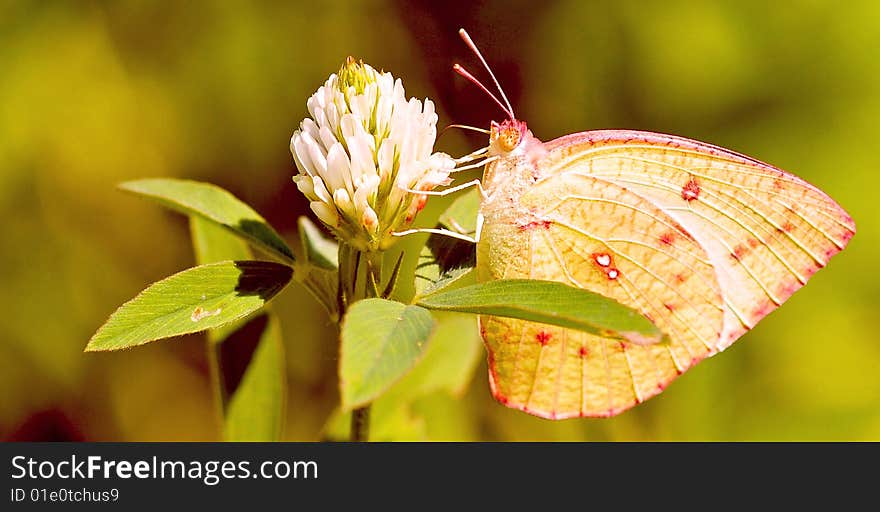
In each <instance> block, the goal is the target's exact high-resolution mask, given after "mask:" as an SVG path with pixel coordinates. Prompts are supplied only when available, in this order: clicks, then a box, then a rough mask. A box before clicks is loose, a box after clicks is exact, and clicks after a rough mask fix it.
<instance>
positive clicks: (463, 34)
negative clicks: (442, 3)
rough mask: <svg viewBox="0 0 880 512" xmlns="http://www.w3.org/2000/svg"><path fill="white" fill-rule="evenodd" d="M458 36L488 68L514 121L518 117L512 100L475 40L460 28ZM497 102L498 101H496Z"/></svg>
mask: <svg viewBox="0 0 880 512" xmlns="http://www.w3.org/2000/svg"><path fill="white" fill-rule="evenodd" d="M458 35H459V36H461V39H462V40H463V41H464V44H466V45H468V48H470V49H471V51H472V52H474V54H476V56H477V57H478V58H479V59H480V62H482V63H483V67H484V68H486V71H488V72H489V76H490V77H492V81H493V82H495V87H497V88H498V92H500V93H501V97H502V98H504V103H505V104H506V105H507V112H508V113H509V114H510V119H511V120H514V119H516V117H515V116H514V115H513V106H511V104H510V100H508V99H507V95H506V94H504V89H502V88H501V84H500V83H498V79H497V78H495V73H493V72H492V68H490V67H489V64H488V63H487V62H486V59H484V58H483V54H482V53H480V49H479V48H477V45H476V44H474V40H473V39H471V36H470V35H468V33H467V30H465V29H463V28H460V29H458ZM496 101H497V100H496Z"/></svg>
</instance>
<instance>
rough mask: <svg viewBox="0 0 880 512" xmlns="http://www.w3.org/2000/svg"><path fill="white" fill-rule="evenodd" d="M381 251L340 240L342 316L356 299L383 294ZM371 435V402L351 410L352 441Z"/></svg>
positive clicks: (365, 438) (364, 439)
mask: <svg viewBox="0 0 880 512" xmlns="http://www.w3.org/2000/svg"><path fill="white" fill-rule="evenodd" d="M382 260H383V253H381V252H360V251H358V250H356V249H354V248H352V247H350V246H348V245H347V244H345V243H340V244H339V301H338V302H339V308H340V311H339V318H340V319H341V318H343V317H344V316H345V310H346V309H347V308H348V307H349V306H350V305H351V304H353V303H354V302H356V301H358V300H361V299H366V298H371V297H377V296H380V295H381V294H382V293H381V292H380V291H379V290H381V289H382ZM361 274H362V275H363V285H362V287H361V286H358V282H359V281H360V279H358V277H359V275H361ZM369 435H370V404H367V405H365V406H363V407H360V408H358V409H355V410H353V411H352V412H351V430H350V433H349V439H350V440H351V441H352V442H363V441H368V440H369Z"/></svg>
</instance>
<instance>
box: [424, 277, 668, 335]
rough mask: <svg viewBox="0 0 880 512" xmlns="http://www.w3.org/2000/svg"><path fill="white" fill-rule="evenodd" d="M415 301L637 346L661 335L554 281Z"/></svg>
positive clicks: (631, 315)
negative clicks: (537, 323)
mask: <svg viewBox="0 0 880 512" xmlns="http://www.w3.org/2000/svg"><path fill="white" fill-rule="evenodd" d="M417 303H418V304H419V305H420V306H423V307H426V308H428V309H438V310H443V311H458V312H462V313H477V314H480V315H493V316H503V317H510V318H519V319H522V320H530V321H533V322H541V323H545V324H551V325H558V326H560V327H569V328H572V329H577V330H581V331H586V332H590V333H593V334H597V335H600V336H605V337H613V338H623V339H626V340H628V341H631V342H633V343H639V344H650V343H657V342H659V341H661V339H662V337H663V334H662V333H661V332H660V330H659V329H658V328H657V326H655V325H654V324H653V323H651V321H650V320H648V319H647V318H645V317H644V316H642V315H641V314H639V313H638V312H637V311H635V310H633V309H630V308H628V307H627V306H624V305H623V304H621V303H619V302H617V301H615V300H614V299H611V298H608V297H605V296H603V295H600V294H598V293H594V292H591V291H588V290H582V289H580V288H574V287H571V286H567V285H565V284H562V283H558V282H555V281H533V280H527V279H510V280H499V281H489V282H485V283H480V284H476V285H472V286H466V287H464V288H458V289H456V290H451V291H446V292H440V293H436V294H433V295H430V296H427V297H422V298H421V299H419V300H418V301H417Z"/></svg>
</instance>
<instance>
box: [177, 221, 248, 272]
mask: <svg viewBox="0 0 880 512" xmlns="http://www.w3.org/2000/svg"><path fill="white" fill-rule="evenodd" d="M189 233H190V237H191V238H192V243H193V251H194V252H195V255H196V263H198V264H199V265H207V264H208V263H216V262H218V261H234V260H249V259H252V258H253V255H252V254H251V251H250V249H248V246H247V244H246V243H245V242H244V241H242V239H241V238H238V237H237V236H235V235H233V234H232V233H230V232H229V230H228V229H226V228H224V227H223V226H221V225H220V224H217V223H215V222H212V221H210V220H208V219H206V218H204V217H202V216H201V215H190V216H189Z"/></svg>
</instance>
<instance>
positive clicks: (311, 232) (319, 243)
mask: <svg viewBox="0 0 880 512" xmlns="http://www.w3.org/2000/svg"><path fill="white" fill-rule="evenodd" d="M297 225H298V226H299V239H300V242H301V243H302V248H303V257H304V258H305V259H306V261H308V262H309V263H310V264H312V265H314V266H316V267H318V268H321V269H324V270H336V269H338V268H339V246H338V244H337V243H336V241H335V240H333V239H331V238H328V237H326V236H324V234H323V233H322V232H321V229H320V228H318V226H316V225H315V223H314V222H312V221H311V220H310V219H309V218H308V217H306V216H305V215H303V216H300V218H299V219H297Z"/></svg>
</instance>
